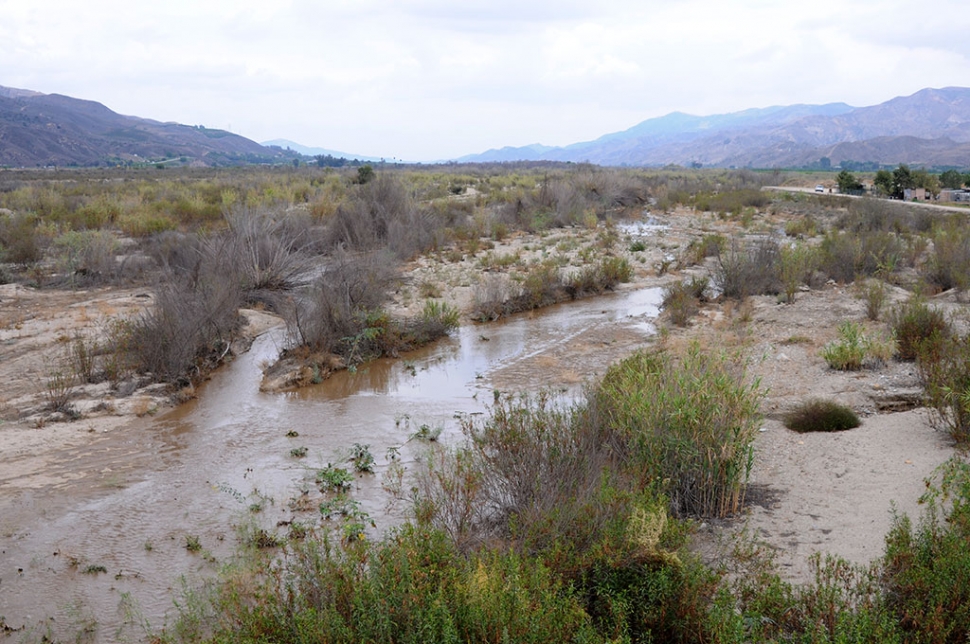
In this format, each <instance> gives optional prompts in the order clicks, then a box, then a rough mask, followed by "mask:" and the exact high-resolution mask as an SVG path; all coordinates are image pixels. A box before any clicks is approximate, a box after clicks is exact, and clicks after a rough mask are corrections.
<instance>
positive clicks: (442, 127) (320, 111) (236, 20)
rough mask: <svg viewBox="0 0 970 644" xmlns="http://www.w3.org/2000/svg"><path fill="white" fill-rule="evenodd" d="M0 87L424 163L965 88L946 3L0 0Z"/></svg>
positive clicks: (962, 52) (967, 13) (965, 35)
mask: <svg viewBox="0 0 970 644" xmlns="http://www.w3.org/2000/svg"><path fill="white" fill-rule="evenodd" d="M0 85H5V86H8V87H19V88H24V89H32V90H37V91H40V92H45V93H60V94H67V95H69V96H74V97H77V98H86V99H91V100H96V101H99V102H101V103H104V104H105V105H107V106H108V107H110V108H111V109H113V110H115V111H116V112H120V113H122V114H132V115H136V116H142V117H146V118H153V119H157V120H161V121H178V122H180V123H185V124H189V125H205V126H207V127H214V128H224V129H230V130H232V131H233V132H235V133H237V134H241V135H243V136H246V137H249V138H251V139H254V140H256V141H265V140H267V139H274V138H286V139H291V140H293V141H296V142H299V143H302V144H304V145H310V146H318V147H326V148H330V149H335V150H342V151H345V152H350V153H355V154H362V155H370V156H384V157H387V158H398V159H406V160H411V161H429V160H435V159H444V158H450V157H456V156H460V155H462V154H468V153H473V152H481V151H484V150H486V149H488V148H493V147H502V146H506V145H514V146H519V145H527V144H530V143H544V144H546V145H565V144H569V143H575V142H578V141H586V140H590V139H594V138H596V137H598V136H600V135H602V134H606V133H609V132H615V131H618V130H624V129H626V128H628V127H631V126H633V125H635V124H637V123H639V122H640V121H643V120H645V119H648V118H652V117H656V116H662V115H664V114H667V113H669V112H672V111H683V112H688V113H691V114H699V115H706V114H719V113H725V112H732V111H738V110H742V109H746V108H749V107H767V106H770V105H788V104H793V103H828V102H846V103H849V104H851V105H855V106H864V105H874V104H876V103H881V102H883V101H885V100H888V99H890V98H893V97H895V96H903V95H908V94H912V93H913V92H915V91H918V90H920V89H922V88H924V87H946V86H952V85H956V86H970V8H968V7H967V5H966V4H965V2H964V0H925V1H924V2H920V3H914V2H912V1H911V0H906V1H903V0H864V1H863V0H814V1H812V2H804V1H799V2H795V1H792V0H665V1H662V2H661V1H656V0H641V1H639V2H638V1H634V0H548V1H547V0H537V1H531V0H396V1H392V0H346V1H342V0H291V1H287V0H227V1H223V0H192V1H188V0H162V1H154V2H146V1H144V0H86V1H84V2H78V1H77V0H65V1H53V0H52V1H45V0H0Z"/></svg>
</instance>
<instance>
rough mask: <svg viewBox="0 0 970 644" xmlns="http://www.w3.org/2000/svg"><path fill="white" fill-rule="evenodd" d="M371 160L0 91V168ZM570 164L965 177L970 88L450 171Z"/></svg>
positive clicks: (793, 111)
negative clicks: (891, 170)
mask: <svg viewBox="0 0 970 644" xmlns="http://www.w3.org/2000/svg"><path fill="white" fill-rule="evenodd" d="M320 154H323V155H330V156H334V157H346V158H357V159H360V160H362V161H378V160H379V159H378V158H376V157H363V156H360V155H351V154H345V153H342V152H337V151H334V150H328V149H326V148H307V147H304V146H301V145H300V144H298V143H294V142H293V141H288V140H285V139H276V140H273V141H267V142H266V143H265V144H264V145H260V144H259V143H256V142H255V141H251V140H249V139H247V138H245V137H242V136H239V135H236V134H233V133H231V132H227V131H225V130H218V129H210V128H205V127H202V126H188V125H181V124H179V123H162V122H159V121H153V120H150V119H144V118H138V117H134V116H123V115H121V114H118V113H116V112H113V111H112V110H110V109H108V108H107V107H105V106H104V105H102V104H101V103H97V102H94V101H88V100H81V99H76V98H71V97H69V96H63V95H60V94H41V93H40V92H34V91H31V90H25V89H15V88H10V87H2V86H0V166H12V167H36V166H52V165H53V166H75V165H76V166H93V165H116V164H124V163H148V162H150V163H159V162H171V163H174V164H183V165H184V164H201V165H208V166H212V165H232V164H243V163H287V162H290V161H292V160H294V159H298V158H300V155H308V156H316V155H320ZM520 160H522V161H543V160H548V161H572V162H591V163H596V164H601V165H630V166H664V165H670V164H676V165H682V166H689V165H694V166H714V167H756V168H791V167H823V168H824V167H829V166H832V167H836V166H839V165H842V166H843V167H846V166H851V165H852V163H853V162H854V163H855V164H859V163H868V164H876V165H884V166H895V165H897V164H899V163H906V164H909V165H913V166H926V167H945V166H951V167H959V168H967V167H970V88H963V87H946V88H942V89H923V90H920V91H918V92H916V93H915V94H912V95H911V96H902V97H897V98H894V99H892V100H889V101H886V102H885V103H880V104H879V105H873V106H869V107H853V106H851V105H847V104H845V103H828V104H825V105H801V104H798V105H787V106H774V107H766V108H754V109H748V110H744V111H741V112H733V113H730V114H716V115H711V116H694V115H690V114H684V113H682V112H673V113H671V114H668V115H666V116H662V117H659V118H653V119H649V120H646V121H643V122H641V123H639V124H637V125H634V126H633V127H631V128H629V129H626V130H623V131H622V132H614V133H610V134H605V135H603V136H601V137H599V138H598V139H596V140H594V141H586V142H581V143H574V144H571V145H566V146H562V147H555V146H547V145H540V144H534V145H528V146H523V147H505V148H500V149H492V150H488V151H486V152H483V153H481V154H471V155H467V156H464V157H460V158H458V159H455V161H458V162H496V161H520Z"/></svg>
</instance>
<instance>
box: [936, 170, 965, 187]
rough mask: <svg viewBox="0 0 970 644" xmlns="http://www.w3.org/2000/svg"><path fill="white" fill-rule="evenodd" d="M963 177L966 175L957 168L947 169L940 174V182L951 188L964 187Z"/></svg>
mask: <svg viewBox="0 0 970 644" xmlns="http://www.w3.org/2000/svg"><path fill="white" fill-rule="evenodd" d="M963 179H964V176H963V175H962V174H960V172H959V171H957V170H946V171H945V172H943V173H941V174H940V184H941V185H942V186H943V187H944V188H949V189H951V190H956V189H958V188H962V187H963V184H964V180H963Z"/></svg>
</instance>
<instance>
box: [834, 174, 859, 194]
mask: <svg viewBox="0 0 970 644" xmlns="http://www.w3.org/2000/svg"><path fill="white" fill-rule="evenodd" d="M835 180H836V182H837V183H838V184H839V192H841V193H842V194H850V193H853V192H858V191H859V190H862V183H861V182H860V181H859V180H858V179H856V178H855V175H854V174H852V173H851V172H849V171H848V170H843V171H842V172H840V173H839V176H837V177H836V178H835Z"/></svg>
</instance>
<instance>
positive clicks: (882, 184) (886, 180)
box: [872, 170, 893, 196]
mask: <svg viewBox="0 0 970 644" xmlns="http://www.w3.org/2000/svg"><path fill="white" fill-rule="evenodd" d="M872 182H873V184H875V186H876V189H877V190H878V191H879V193H880V194H883V195H886V196H892V194H893V173H892V172H890V171H889V170H877V171H876V178H875V179H873V180H872Z"/></svg>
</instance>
